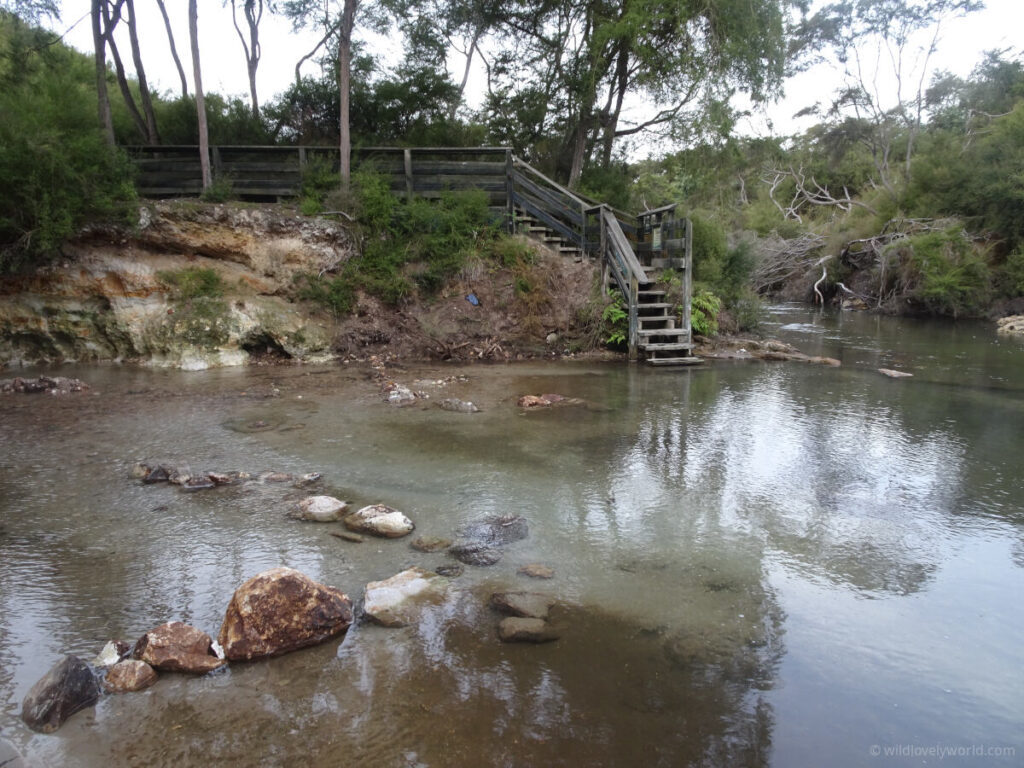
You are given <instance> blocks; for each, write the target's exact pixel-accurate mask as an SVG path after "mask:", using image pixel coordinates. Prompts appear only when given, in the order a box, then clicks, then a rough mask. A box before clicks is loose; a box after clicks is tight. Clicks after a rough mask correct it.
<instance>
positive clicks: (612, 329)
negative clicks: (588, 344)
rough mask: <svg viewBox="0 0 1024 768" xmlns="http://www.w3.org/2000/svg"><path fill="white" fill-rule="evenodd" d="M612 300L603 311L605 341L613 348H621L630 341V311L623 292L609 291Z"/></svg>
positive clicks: (602, 320)
mask: <svg viewBox="0 0 1024 768" xmlns="http://www.w3.org/2000/svg"><path fill="white" fill-rule="evenodd" d="M608 295H609V297H610V298H611V302H610V303H608V304H607V305H605V308H604V310H603V311H602V312H601V324H602V328H603V334H602V335H603V336H604V343H605V344H606V345H607V346H609V347H613V348H621V347H624V346H625V345H626V342H627V341H629V312H627V311H626V303H625V300H624V299H623V298H622V294H621V293H619V292H618V291H609V293H608Z"/></svg>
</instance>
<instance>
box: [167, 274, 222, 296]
mask: <svg viewBox="0 0 1024 768" xmlns="http://www.w3.org/2000/svg"><path fill="white" fill-rule="evenodd" d="M158 277H159V278H160V279H161V280H162V281H163V282H164V283H165V284H166V285H167V286H168V287H170V288H171V289H172V290H173V292H174V298H175V299H177V300H179V301H191V300H192V299H197V298H207V299H210V298H217V297H219V296H223V295H224V281H223V280H222V279H221V276H220V274H219V273H218V272H217V271H216V270H213V269H210V268H208V267H188V268H186V269H180V270H178V271H176V272H160V273H159V274H158Z"/></svg>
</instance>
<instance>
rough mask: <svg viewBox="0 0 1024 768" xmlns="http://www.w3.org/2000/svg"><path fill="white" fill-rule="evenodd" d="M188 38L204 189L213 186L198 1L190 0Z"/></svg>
mask: <svg viewBox="0 0 1024 768" xmlns="http://www.w3.org/2000/svg"><path fill="white" fill-rule="evenodd" d="M188 37H189V42H190V43H191V47H192V75H193V77H194V79H195V87H196V118H197V120H198V126H199V167H200V168H201V169H202V173H203V189H204V190H205V189H209V188H210V186H211V185H212V184H213V175H212V174H211V173H210V132H209V128H208V127H207V125H206V99H205V98H204V97H203V74H202V68H201V67H200V65H199V11H198V10H197V8H196V0H188Z"/></svg>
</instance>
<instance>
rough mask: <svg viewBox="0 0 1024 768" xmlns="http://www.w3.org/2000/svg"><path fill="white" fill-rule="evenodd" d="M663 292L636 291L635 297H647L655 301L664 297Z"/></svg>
mask: <svg viewBox="0 0 1024 768" xmlns="http://www.w3.org/2000/svg"><path fill="white" fill-rule="evenodd" d="M664 295H665V291H637V297H648V298H652V299H656V298H658V297H660V296H664Z"/></svg>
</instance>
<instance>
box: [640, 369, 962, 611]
mask: <svg viewBox="0 0 1024 768" xmlns="http://www.w3.org/2000/svg"><path fill="white" fill-rule="evenodd" d="M815 398H817V395H815ZM620 461H622V462H623V463H625V464H627V465H628V466H629V467H630V468H631V470H632V479H631V481H630V482H632V483H633V484H634V485H636V486H638V487H643V488H644V489H645V491H644V493H645V495H646V497H647V498H649V499H652V498H654V499H656V498H658V497H672V496H675V497H677V498H679V499H681V503H680V505H679V506H680V507H681V509H680V514H681V515H683V516H685V517H686V518H687V519H688V520H687V522H685V523H679V525H680V527H681V528H688V529H690V530H694V529H700V530H708V529H709V528H710V529H714V528H716V527H723V528H724V529H726V530H738V531H753V530H756V531H760V532H762V533H763V534H766V535H767V537H768V539H767V540H768V542H769V544H770V545H771V546H772V547H775V548H778V549H781V550H782V551H783V552H784V553H785V555H786V556H787V557H789V558H791V559H793V560H796V561H798V562H803V563H806V564H807V565H808V566H809V567H811V568H813V569H814V570H815V571H818V572H821V573H824V574H827V575H828V576H829V578H832V579H836V580H838V581H841V582H843V583H847V584H850V585H851V586H854V587H856V588H858V589H862V590H866V591H876V590H877V591H884V592H891V593H897V594H906V593H909V592H914V591H917V590H919V589H920V588H921V587H922V585H923V584H924V583H926V582H927V580H928V579H929V578H931V574H932V573H933V572H934V571H935V569H936V561H937V555H936V550H938V549H939V548H940V546H941V544H942V542H941V541H940V539H941V537H942V528H943V526H944V525H945V519H946V518H947V517H948V516H949V515H950V514H951V513H952V512H955V511H956V507H957V506H958V504H959V501H960V499H961V494H962V490H961V488H962V478H961V475H962V471H963V470H962V469H961V467H962V466H963V464H964V449H963V447H962V445H961V444H960V442H958V441H957V440H956V439H955V438H954V437H952V436H951V435H950V434H949V433H948V432H946V431H944V430H942V429H932V430H930V431H928V432H926V433H923V434H919V433H915V432H912V431H911V430H910V429H908V428H907V427H906V426H905V425H904V423H903V421H902V418H901V414H900V413H897V412H894V411H890V410H889V409H886V408H879V407H877V406H873V405H871V404H869V403H868V402H866V399H865V398H861V399H858V398H857V397H855V396H844V397H843V398H842V400H841V401H840V402H834V403H829V402H827V401H826V402H823V401H821V400H820V399H811V398H810V397H808V398H803V397H802V395H801V392H800V390H798V389H796V388H794V387H793V385H792V383H791V382H787V381H786V375H785V373H784V371H783V370H782V369H765V371H764V372H763V373H761V374H760V375H759V376H758V377H757V378H756V379H755V380H754V381H752V382H751V383H750V384H749V386H748V387H747V388H745V389H744V390H742V391H737V390H733V389H729V388H722V389H720V390H719V392H718V394H717V396H716V397H714V398H713V400H712V401H711V402H709V403H707V404H706V405H705V406H704V407H703V408H700V409H690V408H688V407H686V406H685V404H683V405H682V406H679V405H676V406H671V407H670V406H666V405H658V404H651V405H650V406H648V408H647V412H646V413H645V416H644V418H643V420H642V422H641V428H640V429H639V431H638V435H637V439H636V441H635V443H634V444H633V445H632V446H631V448H630V449H629V451H627V452H626V453H625V454H624V455H623V456H622V457H621V459H620Z"/></svg>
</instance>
